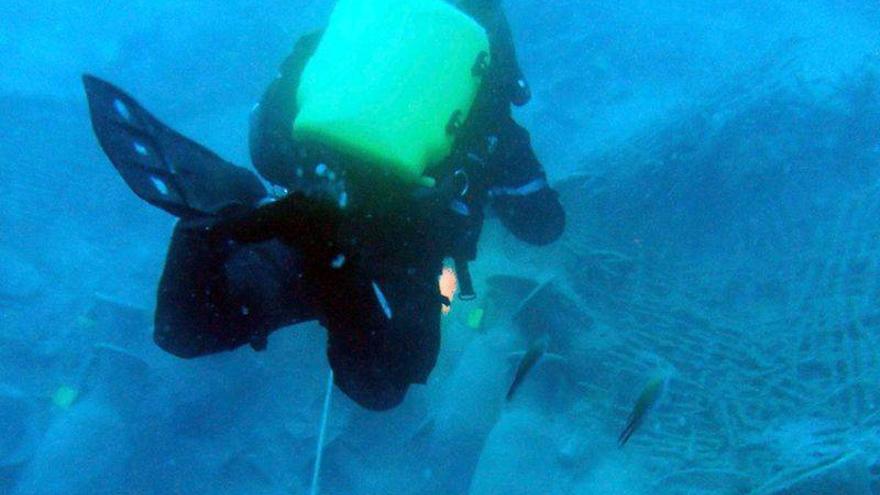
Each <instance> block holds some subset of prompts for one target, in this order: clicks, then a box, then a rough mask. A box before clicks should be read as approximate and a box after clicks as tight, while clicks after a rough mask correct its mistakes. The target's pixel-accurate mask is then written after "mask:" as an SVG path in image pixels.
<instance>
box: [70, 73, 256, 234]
mask: <svg viewBox="0 0 880 495" xmlns="http://www.w3.org/2000/svg"><path fill="white" fill-rule="evenodd" d="M83 84H84V86H85V91H86V96H87V98H88V102H89V112H90V114H91V119H92V128H93V129H94V131H95V135H96V136H97V138H98V142H99V143H100V144H101V148H102V149H103V150H104V153H106V155H107V157H108V158H109V159H110V161H111V162H112V163H113V165H114V166H115V167H116V170H118V171H119V174H120V175H121V176H122V178H123V179H124V180H125V182H126V184H128V187H130V188H131V190H132V191H134V193H135V194H137V195H138V196H139V197H141V198H142V199H144V200H145V201H147V202H148V203H150V204H152V205H154V206H157V207H159V208H162V209H163V210H165V211H167V212H169V213H171V214H172V215H176V216H180V217H193V216H205V215H217V214H218V213H220V212H221V211H223V210H226V209H229V208H253V207H256V206H257V205H258V204H259V203H260V202H261V201H262V200H263V199H265V198H266V196H267V193H266V189H265V187H263V184H262V182H261V181H260V179H259V178H258V177H257V175H256V174H254V173H253V172H250V171H249V170H247V169H244V168H241V167H238V166H235V165H233V164H231V163H229V162H227V161H225V160H223V159H222V158H220V157H219V156H217V155H216V154H215V153H214V152H212V151H210V150H208V149H207V148H205V147H203V146H201V145H200V144H198V143H195V142H194V141H192V140H190V139H188V138H186V137H185V136H183V135H181V134H179V133H178V132H176V131H174V130H173V129H171V128H169V127H168V126H166V125H165V124H163V123H162V122H160V121H159V120H158V119H156V118H155V117H154V116H153V115H151V114H150V113H149V112H147V111H146V110H145V109H144V108H143V107H141V105H140V104H139V103H138V102H137V101H135V100H134V98H132V97H131V96H129V95H127V94H126V93H124V92H123V91H122V90H120V89H119V88H117V87H115V86H113V85H112V84H110V83H108V82H106V81H103V80H101V79H98V78H97V77H94V76H91V75H84V76H83Z"/></svg>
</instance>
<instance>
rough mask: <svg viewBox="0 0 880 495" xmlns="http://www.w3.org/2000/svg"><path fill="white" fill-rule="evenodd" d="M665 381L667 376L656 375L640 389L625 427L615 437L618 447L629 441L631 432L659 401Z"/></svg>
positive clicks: (640, 424) (637, 427) (663, 390)
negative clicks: (640, 391)
mask: <svg viewBox="0 0 880 495" xmlns="http://www.w3.org/2000/svg"><path fill="white" fill-rule="evenodd" d="M667 382H668V377H667V376H665V375H660V376H656V377H654V378H652V379H651V380H650V381H649V382H648V383H647V384H646V385H645V388H644V389H642V393H641V394H640V395H639V398H638V400H636V404H635V406H633V410H632V412H631V413H630V414H629V419H628V420H627V422H626V427H624V429H623V431H622V432H620V436H619V437H618V438H617V444H618V445H619V446H620V447H623V446H624V445H626V442H627V441H629V438H630V437H631V436H632V434H633V433H635V431H636V430H638V429H639V427H640V426H642V423H643V422H644V421H645V416H646V415H647V414H648V412H650V411H651V410H652V409H654V407H655V406H656V405H657V403H658V402H660V399H661V398H662V397H663V393H664V392H665V391H666V384H667Z"/></svg>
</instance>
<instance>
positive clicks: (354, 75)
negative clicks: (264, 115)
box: [293, 0, 489, 183]
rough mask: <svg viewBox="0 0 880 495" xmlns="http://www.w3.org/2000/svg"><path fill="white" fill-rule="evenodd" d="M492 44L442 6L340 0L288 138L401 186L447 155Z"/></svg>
mask: <svg viewBox="0 0 880 495" xmlns="http://www.w3.org/2000/svg"><path fill="white" fill-rule="evenodd" d="M488 54H489V39H488V37H487V35H486V32H485V30H484V29H483V28H482V27H481V26H480V25H479V24H477V22H476V21H474V20H473V19H472V18H470V17H468V16H467V15H466V14H464V13H463V12H461V11H460V10H458V9H456V8H455V7H453V6H452V5H449V4H447V3H446V2H445V1H443V0H339V1H338V3H337V4H336V7H335V8H334V10H333V13H332V14H331V16H330V22H329V24H328V26H327V29H326V31H325V32H324V35H323V36H322V38H321V41H320V44H319V45H318V48H317V50H316V51H315V53H314V55H313V56H312V57H311V59H310V60H309V61H308V63H307V65H306V67H305V70H304V71H303V74H302V77H301V79H300V86H299V88H298V92H297V106H298V108H299V113H298V115H297V117H296V119H295V121H294V124H293V134H294V137H295V138H296V139H299V140H311V141H314V142H318V143H321V144H325V145H328V146H330V147H333V148H334V149H336V150H338V151H340V152H342V153H345V154H347V155H349V156H352V157H353V158H356V159H357V160H359V161H361V162H363V163H366V164H368V165H370V166H374V167H381V169H380V170H383V171H387V172H389V173H391V174H393V175H395V176H397V177H399V178H401V179H403V180H404V181H406V182H410V183H415V182H418V181H420V179H421V178H422V174H423V172H424V171H425V169H426V168H427V167H429V166H430V165H432V164H435V163H437V162H439V161H441V160H443V159H444V158H446V156H447V155H448V154H449V153H450V151H451V149H452V145H453V142H454V139H455V132H454V131H455V129H456V126H457V125H458V124H460V123H462V122H464V120H465V119H466V118H467V115H468V113H469V111H470V108H471V105H472V104H473V101H474V98H475V96H476V93H477V90H478V89H479V85H480V82H481V78H482V75H483V72H484V70H483V69H484V68H485V65H487V64H488V63H489V58H488V57H489V55H488Z"/></svg>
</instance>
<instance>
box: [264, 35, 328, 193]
mask: <svg viewBox="0 0 880 495" xmlns="http://www.w3.org/2000/svg"><path fill="white" fill-rule="evenodd" d="M320 39H321V32H320V31H319V32H316V33H312V34H307V35H305V36H303V37H301V38H300V39H299V40H297V42H296V45H295V46H294V48H293V52H292V53H291V54H290V55H289V56H288V57H287V59H286V60H285V61H284V63H283V64H281V68H280V69H279V71H278V77H276V78H275V80H274V81H272V83H271V84H270V85H269V87H268V88H267V89H266V92H265V93H263V97H262V99H261V100H260V103H258V104H257V106H255V107H254V110H253V112H252V113H251V126H250V134H249V136H248V144H249V147H250V154H251V162H252V163H253V164H254V168H256V169H257V171H258V172H259V173H260V175H262V176H263V177H264V178H265V179H266V180H268V181H269V182H271V183H273V184H276V185H279V186H282V187H290V185H291V184H293V183H294V181H295V180H296V176H295V168H296V167H294V165H293V163H294V160H295V152H296V150H295V146H294V142H293V136H292V134H291V133H292V128H293V127H292V126H293V120H294V118H295V117H296V114H297V111H298V109H297V107H296V92H297V88H299V78H300V76H301V75H302V71H303V69H304V68H305V65H306V62H308V60H309V58H310V57H311V56H312V54H313V53H314V52H315V49H316V48H317V46H318V41H320Z"/></svg>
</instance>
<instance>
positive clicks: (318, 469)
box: [310, 370, 333, 495]
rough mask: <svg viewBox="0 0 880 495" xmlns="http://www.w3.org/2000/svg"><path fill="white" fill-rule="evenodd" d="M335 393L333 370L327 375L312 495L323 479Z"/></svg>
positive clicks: (316, 492) (316, 494)
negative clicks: (329, 423)
mask: <svg viewBox="0 0 880 495" xmlns="http://www.w3.org/2000/svg"><path fill="white" fill-rule="evenodd" d="M332 392H333V370H330V374H329V375H327V392H326V393H325V394H324V411H323V412H322V413H321V430H320V431H319V433H318V447H317V453H316V454H315V469H314V471H313V472H312V490H311V492H310V493H311V495H318V482H319V480H320V477H321V458H322V457H324V436H325V435H326V433H327V418H328V417H329V416H330V398H331V397H332V395H331V394H332Z"/></svg>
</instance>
